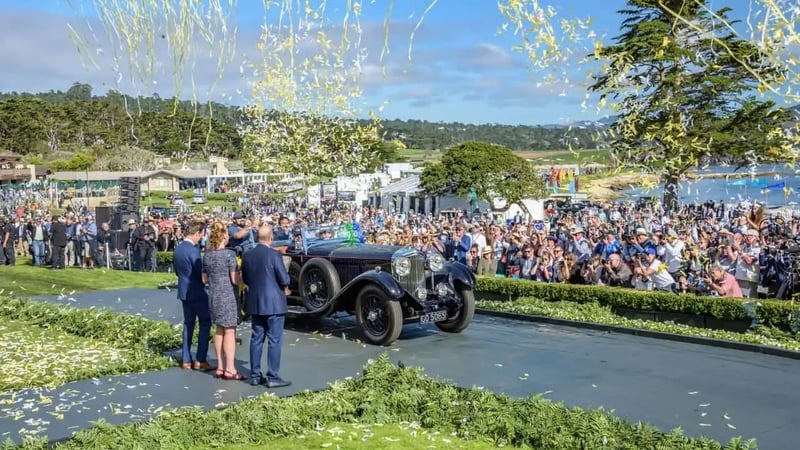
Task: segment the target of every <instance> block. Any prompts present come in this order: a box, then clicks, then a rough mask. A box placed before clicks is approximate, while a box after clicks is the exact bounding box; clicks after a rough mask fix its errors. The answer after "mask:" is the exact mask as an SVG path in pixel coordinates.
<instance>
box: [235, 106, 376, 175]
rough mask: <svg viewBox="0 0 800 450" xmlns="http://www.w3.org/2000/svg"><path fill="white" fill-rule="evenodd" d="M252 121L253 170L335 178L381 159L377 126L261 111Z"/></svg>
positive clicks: (247, 130) (250, 114) (248, 129)
mask: <svg viewBox="0 0 800 450" xmlns="http://www.w3.org/2000/svg"><path fill="white" fill-rule="evenodd" d="M246 117H247V121H246V125H245V126H244V127H243V130H242V133H243V135H244V136H245V144H244V155H245V158H244V162H245V164H246V165H247V166H248V168H250V169H251V170H253V171H257V172H262V171H265V172H270V171H274V170H278V171H281V172H288V173H293V174H297V175H303V176H317V177H331V178H332V177H336V176H339V175H356V174H359V173H362V172H364V171H365V170H368V169H369V168H370V167H371V166H374V164H375V161H376V160H380V157H381V156H380V155H381V153H382V147H381V144H382V141H381V139H380V138H379V137H378V133H377V127H376V125H375V124H374V123H367V124H365V123H361V122H359V121H357V120H350V119H345V118H335V117H327V116H323V115H319V114H311V113H296V114H290V113H285V112H279V111H263V110H261V109H258V108H251V109H249V110H248V111H247V112H246Z"/></svg>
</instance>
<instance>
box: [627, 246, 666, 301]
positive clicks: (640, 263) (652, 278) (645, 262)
mask: <svg viewBox="0 0 800 450" xmlns="http://www.w3.org/2000/svg"><path fill="white" fill-rule="evenodd" d="M633 274H634V275H636V288H637V289H646V290H653V289H655V290H658V291H669V292H671V291H672V290H673V288H674V286H675V279H674V278H672V275H670V274H669V272H667V266H666V265H664V264H663V263H662V262H661V261H659V260H658V258H656V249H655V248H652V247H648V248H647V250H645V253H644V254H643V255H639V257H638V260H637V265H636V268H635V269H634V270H633Z"/></svg>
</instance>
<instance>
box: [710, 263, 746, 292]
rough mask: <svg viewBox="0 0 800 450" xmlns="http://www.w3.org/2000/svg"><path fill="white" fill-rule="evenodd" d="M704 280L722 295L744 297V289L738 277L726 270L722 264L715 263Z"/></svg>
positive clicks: (711, 288)
mask: <svg viewBox="0 0 800 450" xmlns="http://www.w3.org/2000/svg"><path fill="white" fill-rule="evenodd" d="M708 275H709V276H707V277H705V278H704V279H703V280H704V281H705V282H706V286H707V287H708V289H710V290H711V291H713V292H716V294H717V295H719V296H720V297H732V298H742V297H744V295H742V290H741V288H740V287H739V282H738V281H737V280H736V277H734V276H733V275H731V274H730V273H728V272H726V271H725V269H724V268H722V266H719V265H716V264H715V265H713V266H711V269H710V270H709V272H708Z"/></svg>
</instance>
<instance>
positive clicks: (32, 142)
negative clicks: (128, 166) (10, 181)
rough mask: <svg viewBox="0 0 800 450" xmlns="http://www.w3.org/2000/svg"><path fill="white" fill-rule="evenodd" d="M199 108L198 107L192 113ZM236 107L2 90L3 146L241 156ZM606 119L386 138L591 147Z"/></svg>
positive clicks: (413, 131)
mask: <svg viewBox="0 0 800 450" xmlns="http://www.w3.org/2000/svg"><path fill="white" fill-rule="evenodd" d="M195 113H196V114H195ZM242 120H243V119H242V112H241V109H240V108H239V107H237V106H230V105H224V104H220V103H212V104H211V105H207V104H201V105H197V107H196V111H195V106H194V105H192V104H191V102H188V101H179V102H175V101H173V99H166V98H160V97H158V96H157V95H153V96H149V97H132V96H128V95H123V94H121V93H119V92H117V91H113V90H112V91H108V92H107V93H105V94H101V95H96V94H95V93H94V92H93V88H92V86H90V85H87V84H81V83H75V84H73V85H72V86H71V87H70V88H69V89H67V90H66V91H60V90H59V91H53V90H51V91H50V92H41V93H33V94H32V93H17V92H9V93H0V151H11V152H14V153H18V154H22V155H40V156H44V155H52V154H53V153H59V152H73V151H76V150H81V149H85V148H87V147H92V146H98V145H99V146H102V147H105V148H108V149H112V148H118V147H121V146H131V147H138V148H140V149H143V150H147V151H151V152H154V153H156V154H158V155H164V156H173V157H181V158H187V157H188V158H194V157H197V158H205V157H207V156H208V155H221V156H227V157H231V158H237V157H239V156H240V154H241V151H242V141H241V137H240V136H239V133H238V131H237V130H238V127H239V126H240V124H241V122H242ZM596 124H597V125H599V126H600V127H602V123H600V122H597V123H594V122H593V123H589V124H588V125H587V124H583V123H582V124H576V125H575V126H573V127H564V126H557V125H540V126H527V125H500V124H481V125H474V124H464V123H457V122H453V123H443V122H428V121H424V120H400V119H393V120H386V121H384V122H382V125H381V126H382V130H381V132H382V135H383V137H384V139H385V140H387V141H388V140H397V141H400V142H402V143H403V144H404V145H405V146H406V147H407V148H414V149H420V150H442V149H445V148H448V147H450V146H452V145H454V144H457V143H460V142H464V141H467V140H478V141H486V142H492V143H496V144H500V145H505V146H507V147H510V148H512V149H513V150H516V151H541V150H566V149H569V148H581V149H593V148H597V147H598V142H597V137H598V134H599V133H598V126H595V125H596Z"/></svg>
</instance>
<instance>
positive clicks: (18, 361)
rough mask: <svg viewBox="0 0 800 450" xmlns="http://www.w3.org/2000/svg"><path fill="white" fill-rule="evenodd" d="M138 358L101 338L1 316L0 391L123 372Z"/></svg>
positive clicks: (132, 352) (131, 352)
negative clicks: (0, 371)
mask: <svg viewBox="0 0 800 450" xmlns="http://www.w3.org/2000/svg"><path fill="white" fill-rule="evenodd" d="M137 357H138V356H135V355H134V351H133V350H131V349H123V348H118V347H115V346H114V345H112V344H111V343H109V342H107V341H104V340H98V339H90V338H85V337H80V336H76V335H73V334H70V333H67V332H64V331H61V330H58V329H55V328H43V327H41V326H39V325H37V324H34V323H31V322H27V321H22V320H10V319H8V318H5V317H0V367H2V368H3V372H4V373H3V376H2V377H0V391H5V390H9V389H20V388H28V387H34V386H54V385H58V384H63V383H66V382H67V381H71V380H79V379H85V378H91V377H94V376H100V375H105V374H108V373H115V372H116V373H119V372H126V371H128V370H125V368H126V367H127V366H129V365H130V362H131V359H133V358H137Z"/></svg>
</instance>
